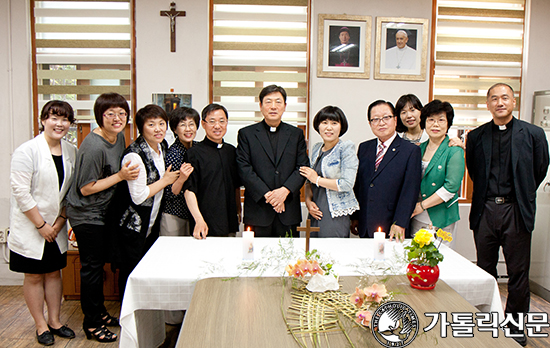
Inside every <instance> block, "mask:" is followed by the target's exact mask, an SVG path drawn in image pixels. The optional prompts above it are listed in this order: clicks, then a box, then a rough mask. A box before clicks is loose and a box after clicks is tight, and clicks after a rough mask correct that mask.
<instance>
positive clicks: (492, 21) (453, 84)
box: [433, 0, 525, 135]
mask: <svg viewBox="0 0 550 348" xmlns="http://www.w3.org/2000/svg"><path fill="white" fill-rule="evenodd" d="M524 6H525V1H524V0H479V1H474V0H437V14H436V35H435V71H434V78H433V98H434V99H441V100H444V101H448V102H450V103H451V104H452V105H453V107H454V109H455V119H454V121H453V125H454V126H457V127H458V128H462V129H469V128H475V127H476V126H478V125H480V124H483V123H485V122H487V121H489V120H490V119H491V115H490V114H489V113H488V111H487V109H486V105H485V101H486V93H487V89H488V88H489V87H490V86H491V85H493V84H495V83H497V82H504V83H507V84H509V85H510V86H512V88H514V91H515V93H516V100H517V101H518V106H517V110H519V102H520V100H519V95H520V85H521V64H522V53H523V52H522V48H523V24H524V18H525V11H524ZM517 110H516V111H517ZM454 126H453V128H455V127H454ZM459 135H460V134H459Z"/></svg>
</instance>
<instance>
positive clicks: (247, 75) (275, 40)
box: [211, 0, 308, 140]
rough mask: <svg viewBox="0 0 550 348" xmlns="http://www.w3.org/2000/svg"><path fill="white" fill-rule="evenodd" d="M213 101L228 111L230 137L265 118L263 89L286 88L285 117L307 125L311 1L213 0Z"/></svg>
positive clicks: (289, 120)
mask: <svg viewBox="0 0 550 348" xmlns="http://www.w3.org/2000/svg"><path fill="white" fill-rule="evenodd" d="M212 32H213V39H212V45H211V53H212V76H211V81H212V88H211V100H212V101H213V102H219V103H221V104H223V105H224V106H225V107H227V109H228V111H229V113H230V126H231V124H232V125H233V127H232V128H230V129H229V130H228V137H229V139H233V138H235V140H236V131H237V130H238V128H241V127H244V126H246V125H248V124H250V123H252V122H257V121H261V120H262V119H263V117H262V115H261V113H260V109H259V106H258V102H259V99H258V95H259V93H260V91H261V89H262V88H263V87H265V86H267V85H270V84H277V85H280V86H282V87H284V88H285V90H286V92H287V94H288V98H287V103H288V104H287V109H286V112H285V114H284V115H283V121H285V122H289V123H292V124H294V125H298V126H300V125H303V126H305V125H306V120H307V118H306V117H307V116H306V114H307V97H308V86H307V81H308V79H307V74H308V63H307V54H308V0H282V1H275V0H212Z"/></svg>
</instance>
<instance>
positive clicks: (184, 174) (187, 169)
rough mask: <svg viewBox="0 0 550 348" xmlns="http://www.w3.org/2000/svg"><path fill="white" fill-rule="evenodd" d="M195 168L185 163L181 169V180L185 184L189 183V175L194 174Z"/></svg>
mask: <svg viewBox="0 0 550 348" xmlns="http://www.w3.org/2000/svg"><path fill="white" fill-rule="evenodd" d="M193 169H194V168H193V166H192V165H191V164H190V163H183V164H182V165H181V167H180V179H182V181H183V182H185V181H187V179H188V178H189V175H191V173H192V172H193Z"/></svg>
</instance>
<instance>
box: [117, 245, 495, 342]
mask: <svg viewBox="0 0 550 348" xmlns="http://www.w3.org/2000/svg"><path fill="white" fill-rule="evenodd" d="M409 242H410V241H409ZM406 243H407V241H406V242H405V244H406ZM373 247H374V240H372V239H358V238H327V239H322V238H312V239H311V246H310V249H317V250H318V252H319V254H320V255H321V256H322V257H323V258H325V259H331V260H333V261H334V269H335V271H336V273H338V274H339V275H342V276H348V275H361V274H404V273H405V267H406V263H405V262H404V260H403V258H402V257H401V258H400V256H401V255H402V253H403V244H400V243H395V242H386V261H375V260H373ZM283 249H284V250H285V253H286V252H287V251H288V252H291V251H294V252H295V253H296V254H301V255H303V252H304V249H305V239H303V238H295V239H284V238H283V239H279V238H255V239H254V251H255V260H256V261H259V262H257V265H259V266H260V267H259V269H260V270H258V269H256V270H255V271H247V270H246V269H245V268H244V267H243V266H245V265H246V262H243V248H242V238H217V237H208V238H206V239H204V240H197V239H194V238H193V237H160V238H159V239H158V240H157V241H156V242H155V244H154V245H153V246H152V247H151V249H150V250H149V252H148V253H147V254H146V255H145V256H144V258H143V259H142V260H141V262H140V263H139V264H138V266H137V267H136V268H135V269H134V271H133V272H132V274H131V275H130V277H129V278H128V283H127V286H126V292H125V294H124V299H123V302H122V309H121V313H120V323H121V326H122V330H121V337H120V347H124V348H128V347H157V346H158V345H160V344H161V343H162V342H163V340H164V335H165V329H164V314H163V311H162V310H184V309H187V308H188V307H189V304H190V303H191V298H192V296H193V291H194V288H195V283H196V281H197V280H199V279H202V278H208V277H233V276H282V275H284V273H285V272H284V266H285V265H284V264H282V263H281V262H282V261H281V260H283V259H284V257H283V254H284V253H283V251H282V250H283ZM440 250H441V252H442V253H443V255H444V256H445V259H444V261H443V262H442V263H440V264H439V268H440V279H441V280H444V281H445V282H446V283H447V284H448V285H449V286H450V287H451V288H453V289H454V290H455V291H456V292H458V293H459V294H460V295H461V296H462V297H463V298H465V299H466V300H467V301H468V302H469V303H470V304H472V305H474V306H475V307H477V308H478V309H479V310H480V311H485V312H488V311H491V312H497V313H499V315H500V316H501V317H502V315H503V310H502V304H501V302H500V293H499V290H498V285H497V282H496V280H495V279H494V278H493V277H492V276H491V275H489V274H488V273H487V272H485V271H483V270H482V269H480V268H479V267H477V266H476V265H474V264H473V263H471V262H470V261H468V260H467V259H465V258H464V257H462V256H461V255H459V254H458V253H456V252H455V251H453V250H452V249H449V248H447V247H446V246H444V245H443V246H441V249H440ZM294 262H295V260H294Z"/></svg>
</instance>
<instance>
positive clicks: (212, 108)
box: [201, 103, 229, 121]
mask: <svg viewBox="0 0 550 348" xmlns="http://www.w3.org/2000/svg"><path fill="white" fill-rule="evenodd" d="M216 110H223V112H224V113H225V118H227V119H229V114H228V113H227V109H226V108H225V106H223V105H221V104H216V103H212V104H208V105H206V106H205V107H204V109H202V112H201V116H202V120H203V121H206V117H207V116H208V114H209V113H211V112H214V111H216Z"/></svg>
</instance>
